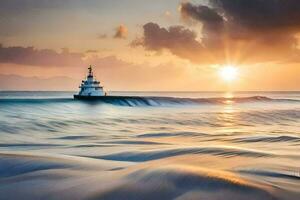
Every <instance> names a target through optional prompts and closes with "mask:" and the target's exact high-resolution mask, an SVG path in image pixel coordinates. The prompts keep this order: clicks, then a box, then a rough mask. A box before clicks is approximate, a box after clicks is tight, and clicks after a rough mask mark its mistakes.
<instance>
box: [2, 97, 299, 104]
mask: <svg viewBox="0 0 300 200" xmlns="http://www.w3.org/2000/svg"><path fill="white" fill-rule="evenodd" d="M71 102H73V103H78V102H80V103H89V104H95V103H105V104H111V105H116V106H130V107H136V106H176V105H201V104H234V103H255V102H287V103H291V102H295V103H298V102H300V100H296V99H272V98H268V97H265V96H251V97H233V98H225V97H220V98H179V97H157V96H107V97H104V98H101V99H98V100H92V101H80V100H74V99H72V98H45V99H41V98H31V99H27V98H26V99H0V104H48V103H71Z"/></svg>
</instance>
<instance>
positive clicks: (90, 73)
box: [88, 65, 93, 77]
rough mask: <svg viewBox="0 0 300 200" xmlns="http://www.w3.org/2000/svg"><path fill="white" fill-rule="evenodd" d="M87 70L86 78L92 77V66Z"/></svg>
mask: <svg viewBox="0 0 300 200" xmlns="http://www.w3.org/2000/svg"><path fill="white" fill-rule="evenodd" d="M88 69H89V74H88V77H93V69H92V65H90V67H89V68H88Z"/></svg>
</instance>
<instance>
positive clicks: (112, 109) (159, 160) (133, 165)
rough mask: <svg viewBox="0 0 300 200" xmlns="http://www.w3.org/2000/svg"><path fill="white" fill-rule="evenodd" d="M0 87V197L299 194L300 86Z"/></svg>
mask: <svg viewBox="0 0 300 200" xmlns="http://www.w3.org/2000/svg"><path fill="white" fill-rule="evenodd" d="M73 93H74V92H5V91H3V92H0V199H1V200H7V199H43V200H45V199H71V200H76V199H105V200H106V199H109V200H115V199H116V200H121V199H124V200H148V199H149V200H150V199H151V200H160V199H161V200H168V199H176V200H193V199H201V200H221V199H222V200H224V199H228V200H250V199H251V200H253V199H255V200H269V199H272V200H273V199H274V200H275V199H284V200H299V199H300V92H235V93H222V92H111V93H110V94H111V95H123V96H135V97H136V98H130V99H128V98H120V99H118V100H113V101H102V102H101V101H92V102H85V101H79V100H74V99H73V98H72V95H73Z"/></svg>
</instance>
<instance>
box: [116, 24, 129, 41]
mask: <svg viewBox="0 0 300 200" xmlns="http://www.w3.org/2000/svg"><path fill="white" fill-rule="evenodd" d="M127 36H128V29H127V27H126V26H124V25H120V26H118V27H117V28H116V33H115V35H114V38H119V39H126V38H127Z"/></svg>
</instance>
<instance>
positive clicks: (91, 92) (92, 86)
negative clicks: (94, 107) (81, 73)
mask: <svg viewBox="0 0 300 200" xmlns="http://www.w3.org/2000/svg"><path fill="white" fill-rule="evenodd" d="M79 88H80V91H79V93H78V94H74V98H75V99H83V100H93V99H102V98H103V97H106V96H107V93H106V92H105V91H104V89H103V86H101V85H100V81H97V80H96V79H95V78H94V74H93V69H92V66H91V65H90V66H89V68H88V74H87V76H86V79H85V80H82V82H81V84H80V86H79Z"/></svg>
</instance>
